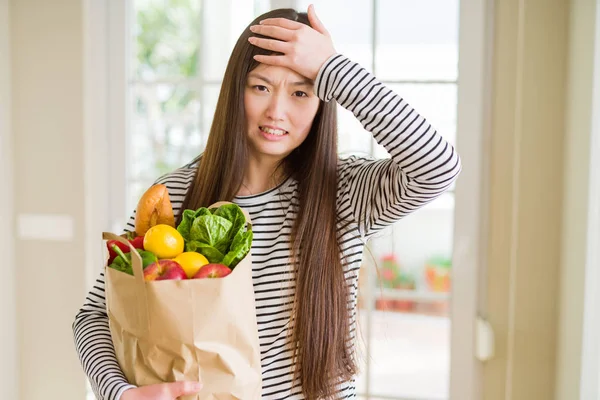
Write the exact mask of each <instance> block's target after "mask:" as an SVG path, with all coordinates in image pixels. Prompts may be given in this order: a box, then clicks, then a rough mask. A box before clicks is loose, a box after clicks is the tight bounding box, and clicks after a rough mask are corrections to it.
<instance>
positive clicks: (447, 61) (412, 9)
mask: <svg viewBox="0 0 600 400" xmlns="http://www.w3.org/2000/svg"><path fill="white" fill-rule="evenodd" d="M432 10H435V12H432ZM458 11H459V7H458V0H418V1H415V0H379V1H378V2H377V48H376V73H377V77H378V78H380V79H384V80H398V79H403V80H438V79H440V80H441V79H443V80H456V79H457V76H458Z"/></svg>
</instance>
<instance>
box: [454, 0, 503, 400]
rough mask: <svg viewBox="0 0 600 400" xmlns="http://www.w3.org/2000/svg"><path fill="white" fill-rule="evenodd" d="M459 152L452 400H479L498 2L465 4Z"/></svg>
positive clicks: (469, 0) (462, 8)
mask: <svg viewBox="0 0 600 400" xmlns="http://www.w3.org/2000/svg"><path fill="white" fill-rule="evenodd" d="M459 15H460V23H459V62H458V72H459V73H458V111H457V118H458V120H457V148H458V151H459V152H460V155H461V159H462V164H463V171H462V173H461V176H460V178H459V179H458V181H457V184H456V190H455V216H454V220H455V223H454V256H453V263H452V264H453V268H452V269H453V272H452V274H453V276H452V297H451V298H452V301H451V318H452V324H451V340H450V349H451V357H450V360H451V361H450V399H451V400H476V399H480V398H481V396H482V394H481V386H482V377H483V374H482V368H481V363H480V362H479V361H478V359H477V358H476V352H475V346H476V343H477V340H478V336H477V330H476V326H477V319H478V317H479V316H485V314H484V310H485V304H483V299H484V298H485V296H484V295H483V294H484V292H485V285H484V284H483V283H484V282H485V259H486V254H485V252H486V246H485V245H486V241H485V238H486V236H487V235H486V232H487V214H488V210H487V206H486V205H487V204H488V196H489V187H488V184H487V179H486V177H487V176H488V175H489V166H488V163H487V160H488V158H489V157H487V156H486V154H489V136H490V132H491V127H490V118H489V115H490V107H491V96H490V94H491V81H492V80H491V55H492V51H493V0H483V1H481V0H461V1H460V14H459Z"/></svg>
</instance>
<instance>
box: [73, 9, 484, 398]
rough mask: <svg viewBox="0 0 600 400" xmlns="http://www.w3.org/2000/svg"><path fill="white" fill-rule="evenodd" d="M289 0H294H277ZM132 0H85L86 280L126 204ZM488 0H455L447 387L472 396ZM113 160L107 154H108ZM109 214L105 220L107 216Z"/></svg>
mask: <svg viewBox="0 0 600 400" xmlns="http://www.w3.org/2000/svg"><path fill="white" fill-rule="evenodd" d="M281 3H282V5H283V3H285V5H290V6H293V2H292V1H281ZM130 4H131V2H130V1H122V0H84V13H85V14H84V21H85V23H84V37H85V38H86V39H85V40H86V52H85V58H86V59H85V62H84V68H85V88H84V90H85V97H84V98H85V102H86V104H85V108H84V109H85V113H86V115H85V138H86V142H85V143H86V145H85V154H86V160H87V161H86V172H85V177H86V182H87V183H86V226H87V229H86V246H87V251H86V254H87V255H88V258H87V261H88V263H87V268H88V269H87V271H88V274H87V284H88V287H89V286H91V284H92V283H93V281H94V280H95V279H96V277H97V275H98V272H99V271H100V268H101V266H99V265H98V263H97V260H98V259H100V258H99V257H100V254H101V251H102V250H101V249H100V248H99V246H98V243H99V233H100V232H101V231H102V230H118V229H121V228H122V227H123V223H124V222H125V221H123V216H124V215H127V214H128V212H129V210H126V209H125V204H126V200H125V199H126V192H125V188H126V179H127V178H126V177H127V173H126V172H127V171H126V154H125V149H126V148H127V142H126V140H127V139H126V138H127V135H126V134H125V133H126V129H127V127H128V120H127V115H128V112H127V110H129V101H128V100H129V99H128V98H127V94H126V92H127V91H124V90H123V88H126V87H127V86H128V82H127V77H128V71H129V68H128V60H127V57H126V55H127V53H128V51H127V50H128V48H127V46H128V45H129V40H125V41H124V40H123V38H129V31H130V30H129V26H128V21H129V20H130V18H129V13H130V12H131V11H130ZM492 10H493V0H484V1H481V0H461V1H460V24H459V29H460V35H459V51H460V57H459V85H458V90H457V95H458V111H457V142H458V143H459V148H460V152H461V156H462V158H463V165H464V166H465V168H464V170H463V173H462V175H461V178H460V179H459V181H458V182H457V185H456V190H455V198H456V201H455V221H460V223H456V222H455V228H454V229H455V230H454V243H455V244H454V255H453V258H454V261H453V265H454V266H455V267H454V268H453V271H454V272H453V274H454V279H453V290H452V303H451V314H452V324H451V325H452V328H451V329H452V330H451V352H452V356H451V368H450V383H451V385H450V393H449V398H450V399H452V400H459V399H460V400H475V399H478V398H480V393H481V387H480V385H481V380H482V373H481V365H480V363H479V361H477V359H476V358H475V350H474V347H475V341H476V334H475V326H476V321H477V317H478V316H479V315H481V314H484V311H485V310H484V306H485V305H484V304H480V301H481V299H483V298H484V296H483V295H482V294H483V291H484V290H485V289H484V285H483V284H481V283H480V282H485V279H484V275H485V273H484V272H485V265H484V260H485V254H484V253H485V248H484V244H485V241H484V240H482V238H483V237H485V234H484V233H485V231H486V221H485V219H484V216H485V215H486V214H487V210H486V209H485V204H487V194H488V192H489V188H487V187H486V184H485V180H484V177H485V176H486V175H487V171H488V167H487V165H486V162H485V161H486V160H487V157H485V155H486V154H487V153H488V150H487V148H486V145H487V142H488V135H489V132H490V129H489V126H488V125H489V118H488V116H489V105H490V99H489V94H490V93H491V91H490V90H489V89H490V88H489V84H490V82H491V79H490V76H491V74H490V70H489V68H490V62H489V57H490V54H491V49H492V46H491V45H492V43H493V41H492V37H491V32H492V20H493V18H492V17H493V15H492ZM109 161H110V162H109ZM107 221H108V222H107Z"/></svg>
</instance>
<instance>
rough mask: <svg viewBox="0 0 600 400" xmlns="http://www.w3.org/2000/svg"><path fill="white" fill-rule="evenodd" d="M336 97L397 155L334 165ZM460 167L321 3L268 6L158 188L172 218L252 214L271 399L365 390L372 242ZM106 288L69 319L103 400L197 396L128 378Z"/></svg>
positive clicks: (266, 388)
mask: <svg viewBox="0 0 600 400" xmlns="http://www.w3.org/2000/svg"><path fill="white" fill-rule="evenodd" d="M259 22H260V23H259ZM331 100H335V102H334V101H331ZM336 102H337V103H339V104H341V105H342V106H343V107H345V108H346V109H348V110H350V111H352V112H353V113H354V115H355V116H356V117H357V118H358V119H359V121H360V122H361V123H362V124H363V126H364V128H365V129H366V130H368V131H370V132H372V133H373V135H374V137H375V139H376V141H377V142H378V143H379V144H381V145H383V146H384V147H385V148H386V150H387V151H388V152H389V153H390V154H391V159H384V160H372V159H368V158H362V157H349V158H344V159H340V158H338V155H337V130H336V124H337V118H336ZM460 168H461V166H460V159H459V156H458V155H457V154H456V152H455V151H454V149H453V147H452V146H451V145H450V144H449V143H447V142H446V141H445V140H444V139H443V138H442V137H441V136H440V135H438V134H437V133H436V131H435V130H434V129H433V128H432V127H431V126H430V125H429V124H428V123H427V122H426V121H425V119H423V117H421V116H420V115H419V114H417V112H416V111H414V110H413V109H412V108H411V107H410V106H409V105H408V104H407V103H406V102H405V101H404V100H403V99H402V98H401V97H400V96H398V95H396V94H395V93H393V92H392V91H390V90H389V89H388V88H386V87H385V86H383V85H382V84H381V83H379V82H378V81H377V80H376V79H375V77H374V76H372V75H371V74H369V73H368V72H366V71H365V70H364V69H363V68H361V67H360V66H359V65H358V64H356V63H354V62H352V61H350V60H349V59H347V58H346V57H344V56H343V55H341V54H337V53H336V51H335V49H334V47H333V44H332V41H331V38H330V36H329V33H328V32H327V30H326V29H325V28H324V26H323V25H322V23H321V22H320V21H319V20H318V18H317V16H316V14H315V11H314V8H313V7H312V6H311V7H309V9H308V14H304V13H296V12H295V11H293V10H275V11H271V12H269V13H267V14H265V15H262V16H260V17H259V18H257V19H256V20H255V21H254V22H253V23H252V24H251V25H250V26H249V27H248V29H246V30H245V31H244V32H243V33H242V35H241V37H240V38H239V40H238V42H237V44H236V46H235V48H234V50H233V52H232V55H231V58H230V60H229V64H228V66H227V70H226V72H225V77H224V80H223V85H222V88H221V93H220V96H219V101H218V104H217V108H216V112H215V117H214V121H213V125H212V128H211V132H210V135H209V139H208V143H207V146H206V149H205V151H204V153H203V154H202V156H201V157H198V159H196V160H194V162H192V163H191V164H189V165H187V166H185V167H183V168H181V169H179V170H177V171H175V172H173V173H171V174H168V175H167V176H165V177H162V178H161V179H159V180H158V182H160V183H164V184H166V185H167V187H168V188H169V193H170V197H171V200H172V203H173V208H174V211H175V213H176V215H178V214H180V213H181V210H183V209H186V208H190V209H197V208H199V207H201V206H207V205H210V204H212V203H214V202H216V201H218V200H230V201H233V202H235V203H236V204H238V205H240V206H241V207H243V208H244V209H246V210H247V211H248V212H249V213H250V216H251V218H252V221H253V230H254V240H253V245H252V255H253V283H254V289H255V296H256V303H257V311H256V312H257V320H258V325H259V337H260V347H261V364H262V375H263V392H262V398H265V399H302V398H306V399H315V398H348V397H355V396H356V394H355V383H354V376H355V375H356V372H357V365H356V360H355V357H354V339H355V336H356V334H355V332H356V331H355V329H356V326H355V321H356V295H357V293H356V291H357V286H358V284H357V280H358V270H359V267H360V263H361V260H362V253H363V246H364V243H365V241H366V240H367V239H368V238H369V237H370V236H371V235H372V234H373V233H374V232H376V231H378V230H380V229H382V228H384V227H386V226H388V225H390V224H392V223H393V222H395V221H398V220H399V219H401V218H402V217H404V216H405V215H407V214H409V213H410V212H412V211H414V210H416V209H417V208H419V207H421V206H423V205H424V204H426V203H428V202H429V201H431V200H433V199H434V198H436V197H437V196H439V195H440V194H441V193H443V192H444V191H445V190H446V189H447V188H448V187H449V186H450V185H451V184H452V182H453V181H454V180H455V179H456V177H457V176H458V174H459V172H460ZM128 227H129V229H133V217H132V219H131V221H130V222H129V225H128ZM103 287H104V277H103V275H102V274H101V276H100V278H99V279H98V281H97V285H96V287H95V288H94V289H92V291H91V293H90V295H89V296H88V300H87V302H86V304H85V305H84V306H83V308H82V309H81V311H80V312H79V314H78V315H77V317H76V320H75V323H74V332H75V338H76V343H77V350H78V352H79V355H80V358H81V360H82V364H83V367H84V369H85V372H86V374H87V375H88V377H89V378H90V381H91V383H92V387H93V388H94V391H95V392H96V394H97V396H98V397H99V398H103V399H119V398H120V399H123V400H141V399H169V400H171V399H175V398H176V397H178V396H181V395H184V394H192V393H195V392H196V391H197V390H198V386H197V385H195V384H194V383H193V382H177V383H165V384H158V385H151V386H146V387H140V388H136V387H135V386H132V385H129V384H128V383H127V382H126V381H125V379H124V377H123V374H122V373H121V371H120V370H119V368H118V364H117V361H116V358H115V356H114V350H113V347H112V343H111V341H110V332H109V329H108V319H107V317H106V312H105V303H104V291H103Z"/></svg>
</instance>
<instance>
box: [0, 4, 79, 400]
mask: <svg viewBox="0 0 600 400" xmlns="http://www.w3.org/2000/svg"><path fill="white" fill-rule="evenodd" d="M0 26H4V24H1V25H0ZM82 31H83V11H82V2H81V1H80V0H53V1H38V0H13V1H11V2H10V43H11V50H12V54H11V74H10V82H11V99H12V100H11V102H12V107H11V116H12V117H11V124H12V130H13V136H12V138H13V149H14V152H13V165H14V175H13V177H14V182H15V188H14V196H15V197H14V211H15V213H16V214H17V216H23V215H42V216H50V217H59V218H60V220H62V221H65V222H66V224H67V225H66V228H67V229H66V231H65V232H63V233H69V232H68V231H69V230H70V229H72V235H69V234H67V235H65V236H64V237H63V238H62V239H61V240H56V237H54V235H55V234H56V233H58V232H56V225H54V224H51V225H49V228H52V230H50V231H49V233H50V235H47V236H45V237H37V236H36V235H33V237H32V236H27V237H25V236H19V237H17V238H16V239H15V246H14V248H15V258H16V260H15V263H14V264H13V265H12V267H13V268H14V271H15V274H16V298H17V315H18V320H17V324H16V326H17V334H18V338H19V346H18V358H19V367H18V372H19V379H18V382H19V392H20V393H19V397H16V396H7V397H5V396H2V399H23V400H48V399H52V400H54V399H61V400H82V399H84V398H85V393H86V388H85V379H84V375H83V372H82V369H81V366H80V364H79V360H78V357H77V353H76V352H75V347H74V343H73V335H72V329H71V324H72V322H73V319H74V317H75V314H76V312H77V310H78V309H79V307H80V306H81V305H82V304H83V301H84V299H85V293H86V292H85V246H84V239H83V237H84V172H83V171H84V157H83V148H84V145H83V143H84V134H83V131H84V129H83V128H84V123H83V103H84V99H83V59H84V57H83V39H82ZM38 222H39V221H38ZM51 222H52V221H51ZM36 226H37V227H39V226H40V225H39V224H37V223H36V224H33V227H36ZM33 233H36V232H33ZM3 261H4V260H3ZM1 264H4V263H1ZM1 323H2V325H3V328H4V323H5V321H1Z"/></svg>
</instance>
